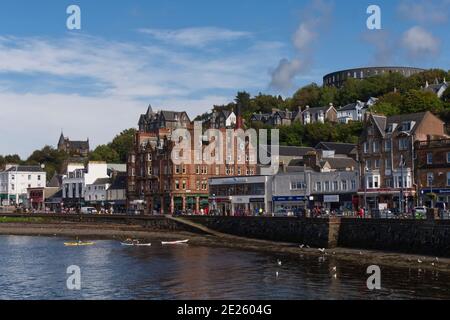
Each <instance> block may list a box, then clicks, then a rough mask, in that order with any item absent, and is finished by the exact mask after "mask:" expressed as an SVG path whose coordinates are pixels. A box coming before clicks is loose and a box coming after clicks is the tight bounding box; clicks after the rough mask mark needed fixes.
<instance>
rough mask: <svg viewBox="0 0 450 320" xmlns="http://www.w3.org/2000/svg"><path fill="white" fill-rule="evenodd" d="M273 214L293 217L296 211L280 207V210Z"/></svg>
mask: <svg viewBox="0 0 450 320" xmlns="http://www.w3.org/2000/svg"><path fill="white" fill-rule="evenodd" d="M273 216H274V217H293V216H294V212H292V211H288V210H286V209H280V210H278V211H276V212H274V213H273Z"/></svg>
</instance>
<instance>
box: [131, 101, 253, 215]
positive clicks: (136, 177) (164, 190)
mask: <svg viewBox="0 0 450 320" xmlns="http://www.w3.org/2000/svg"><path fill="white" fill-rule="evenodd" d="M241 124H242V122H241V120H240V119H239V116H238V120H237V125H236V126H237V127H238V128H240V126H241ZM200 127H201V126H200ZM177 129H186V130H187V132H188V133H189V134H188V135H190V139H188V138H189V137H177V139H178V142H186V143H188V141H189V145H190V149H191V151H192V152H191V153H190V154H189V153H188V152H186V151H185V150H181V151H180V152H178V151H176V150H174V149H175V142H174V141H172V138H173V136H174V134H176V133H177V131H176V130H177ZM226 130H227V128H220V129H219V131H220V132H221V133H222V139H223V141H222V147H221V148H220V150H222V156H223V160H224V162H225V163H221V162H220V161H219V162H215V161H214V163H213V164H211V163H210V162H207V161H206V160H205V159H203V156H202V155H203V154H204V152H205V149H206V148H207V147H208V146H209V144H210V142H208V141H211V140H209V138H206V137H204V136H201V137H200V138H201V140H200V141H199V140H196V138H198V137H197V136H196V134H195V133H194V124H193V123H192V122H191V121H190V119H189V117H188V115H187V114H186V113H185V112H173V111H158V112H153V110H152V108H151V107H149V108H148V110H147V113H146V114H143V115H141V117H140V119H139V131H138V132H137V133H136V136H135V141H134V148H133V151H132V152H130V154H129V156H128V163H127V171H128V181H127V207H128V211H129V212H130V211H132V212H135V213H141V214H142V213H144V214H167V213H171V214H173V213H176V212H192V213H207V211H208V207H209V202H208V195H209V186H208V179H209V178H213V177H227V176H239V175H241V176H246V175H247V176H248V175H255V174H256V159H253V158H252V156H251V154H253V153H252V152H250V151H252V150H253V147H252V146H251V144H250V143H249V141H246V142H245V145H241V146H240V147H242V148H244V150H245V155H244V158H242V154H241V153H239V152H233V153H230V152H229V150H228V151H227V149H226V143H227V142H231V141H234V142H235V145H236V146H237V144H238V140H237V139H236V138H235V137H234V136H232V137H229V136H227V134H226ZM184 139H185V140H184ZM212 140H214V139H212ZM175 141H176V139H175ZM196 143H197V145H196ZM198 144H199V145H198ZM236 149H237V148H234V150H236ZM195 150H197V152H196V151H195ZM184 152H186V153H184ZM210 156H211V157H212V158H215V157H216V156H218V155H216V154H215V151H213V152H212V153H211V154H210ZM232 160H234V161H232ZM227 162H228V163H230V164H227ZM231 162H234V163H231Z"/></svg>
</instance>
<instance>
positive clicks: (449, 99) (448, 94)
mask: <svg viewBox="0 0 450 320" xmlns="http://www.w3.org/2000/svg"><path fill="white" fill-rule="evenodd" d="M442 101H444V102H445V103H450V87H448V88H447V90H445V91H444V94H443V95H442Z"/></svg>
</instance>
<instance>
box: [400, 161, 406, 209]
mask: <svg viewBox="0 0 450 320" xmlns="http://www.w3.org/2000/svg"><path fill="white" fill-rule="evenodd" d="M404 168H405V163H404V161H403V154H401V155H400V170H401V171H400V175H401V179H400V180H401V181H400V203H399V209H400V210H399V211H400V212H399V213H400V214H402V213H403V169H404Z"/></svg>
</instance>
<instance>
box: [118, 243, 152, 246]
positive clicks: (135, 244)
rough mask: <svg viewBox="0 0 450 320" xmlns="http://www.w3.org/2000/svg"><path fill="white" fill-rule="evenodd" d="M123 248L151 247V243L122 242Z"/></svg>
mask: <svg viewBox="0 0 450 320" xmlns="http://www.w3.org/2000/svg"><path fill="white" fill-rule="evenodd" d="M121 244H122V245H123V246H131V247H151V246H152V244H151V243H127V242H121Z"/></svg>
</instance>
